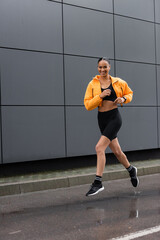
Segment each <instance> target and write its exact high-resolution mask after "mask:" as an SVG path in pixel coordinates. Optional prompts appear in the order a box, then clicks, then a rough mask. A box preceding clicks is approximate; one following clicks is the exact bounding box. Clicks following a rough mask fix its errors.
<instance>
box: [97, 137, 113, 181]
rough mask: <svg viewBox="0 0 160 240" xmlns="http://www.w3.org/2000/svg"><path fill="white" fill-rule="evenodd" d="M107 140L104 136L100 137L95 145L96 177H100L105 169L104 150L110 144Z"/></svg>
mask: <svg viewBox="0 0 160 240" xmlns="http://www.w3.org/2000/svg"><path fill="white" fill-rule="evenodd" d="M110 142H111V141H110V140H109V138H107V137H105V136H101V137H100V139H99V141H98V143H97V145H96V148H95V149H96V153H97V172H96V175H98V176H101V177H102V175H103V171H104V168H105V163H106V156H105V150H106V148H107V147H108V145H109V144H110Z"/></svg>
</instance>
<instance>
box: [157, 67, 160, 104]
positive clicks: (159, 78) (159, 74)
mask: <svg viewBox="0 0 160 240" xmlns="http://www.w3.org/2000/svg"><path fill="white" fill-rule="evenodd" d="M157 90H158V91H157V93H158V106H160V66H157Z"/></svg>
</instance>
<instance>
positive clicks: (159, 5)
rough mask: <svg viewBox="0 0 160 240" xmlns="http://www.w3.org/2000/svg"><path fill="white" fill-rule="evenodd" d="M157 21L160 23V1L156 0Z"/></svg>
mask: <svg viewBox="0 0 160 240" xmlns="http://www.w3.org/2000/svg"><path fill="white" fill-rule="evenodd" d="M155 21H156V22H157V23H160V1H159V0H155Z"/></svg>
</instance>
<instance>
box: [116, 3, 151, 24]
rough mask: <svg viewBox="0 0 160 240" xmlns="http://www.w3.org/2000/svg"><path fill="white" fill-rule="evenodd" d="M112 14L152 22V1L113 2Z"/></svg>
mask: <svg viewBox="0 0 160 240" xmlns="http://www.w3.org/2000/svg"><path fill="white" fill-rule="evenodd" d="M144 8H145V11H144ZM114 12H115V13H117V14H121V15H124V16H129V17H134V18H140V19H144V20H148V21H154V0H114Z"/></svg>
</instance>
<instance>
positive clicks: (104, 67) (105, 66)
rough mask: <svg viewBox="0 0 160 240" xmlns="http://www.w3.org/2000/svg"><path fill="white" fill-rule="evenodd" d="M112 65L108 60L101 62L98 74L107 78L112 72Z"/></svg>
mask: <svg viewBox="0 0 160 240" xmlns="http://www.w3.org/2000/svg"><path fill="white" fill-rule="evenodd" d="M110 68H111V66H110V64H109V63H108V62H107V61H106V60H101V61H100V62H99V63H98V72H99V74H100V75H101V76H102V77H106V76H107V75H108V74H109V71H110Z"/></svg>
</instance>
